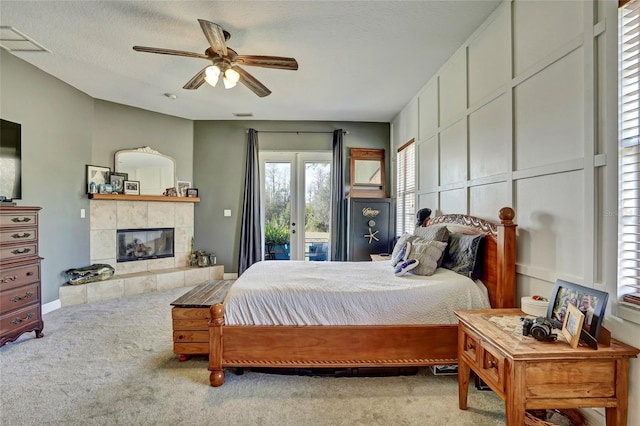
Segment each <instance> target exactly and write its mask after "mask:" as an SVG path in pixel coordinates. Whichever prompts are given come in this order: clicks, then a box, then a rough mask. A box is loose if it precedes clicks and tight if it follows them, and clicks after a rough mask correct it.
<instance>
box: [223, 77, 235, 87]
mask: <svg viewBox="0 0 640 426" xmlns="http://www.w3.org/2000/svg"><path fill="white" fill-rule="evenodd" d="M222 82H223V83H224V88H225V89H231V88H233V87H236V83H234V82H233V81H231V80H229V79H228V78H227V76H224V77H223V78H222Z"/></svg>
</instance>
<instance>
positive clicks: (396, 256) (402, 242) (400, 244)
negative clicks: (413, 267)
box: [391, 233, 411, 267]
mask: <svg viewBox="0 0 640 426" xmlns="http://www.w3.org/2000/svg"><path fill="white" fill-rule="evenodd" d="M409 238H411V234H408V233H406V234H404V235H403V236H401V237H400V238H398V241H397V242H396V245H395V246H393V252H391V266H393V267H395V266H396V265H397V264H398V262H399V261H400V260H404V259H406V254H402V257H400V252H401V251H402V250H406V245H407V241H408V240H409Z"/></svg>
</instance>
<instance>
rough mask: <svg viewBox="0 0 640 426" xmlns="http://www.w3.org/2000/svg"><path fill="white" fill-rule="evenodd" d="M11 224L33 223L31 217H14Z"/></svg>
mask: <svg viewBox="0 0 640 426" xmlns="http://www.w3.org/2000/svg"><path fill="white" fill-rule="evenodd" d="M11 222H15V223H26V222H31V218H30V217H14V218H13V219H11Z"/></svg>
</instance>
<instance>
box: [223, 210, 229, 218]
mask: <svg viewBox="0 0 640 426" xmlns="http://www.w3.org/2000/svg"><path fill="white" fill-rule="evenodd" d="M224 215H225V216H226V217H230V216H231V210H230V209H224Z"/></svg>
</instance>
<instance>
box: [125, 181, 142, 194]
mask: <svg viewBox="0 0 640 426" xmlns="http://www.w3.org/2000/svg"><path fill="white" fill-rule="evenodd" d="M123 186H124V193H125V194H128V195H140V181H137V180H125V181H124V182H123Z"/></svg>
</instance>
